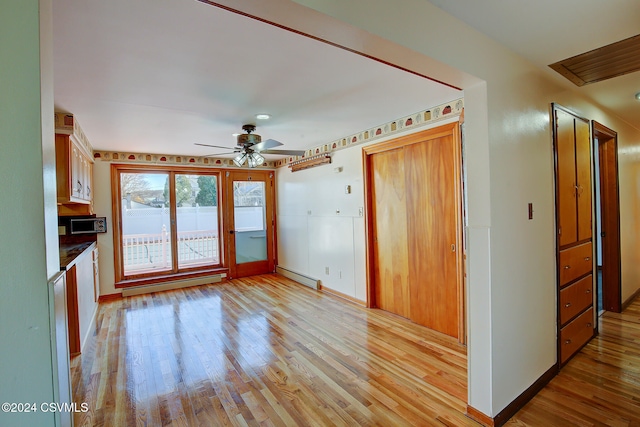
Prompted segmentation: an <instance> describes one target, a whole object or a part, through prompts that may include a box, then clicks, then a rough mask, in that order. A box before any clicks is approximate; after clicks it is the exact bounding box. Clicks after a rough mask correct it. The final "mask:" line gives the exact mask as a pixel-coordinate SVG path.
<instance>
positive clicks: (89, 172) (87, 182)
mask: <svg viewBox="0 0 640 427" xmlns="http://www.w3.org/2000/svg"><path fill="white" fill-rule="evenodd" d="M85 165H86V166H85V175H84V197H85V199H86V200H87V201H88V202H90V201H92V200H93V163H91V160H89V159H86V163H85Z"/></svg>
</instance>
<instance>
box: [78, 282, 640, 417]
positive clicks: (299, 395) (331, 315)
mask: <svg viewBox="0 0 640 427" xmlns="http://www.w3.org/2000/svg"><path fill="white" fill-rule="evenodd" d="M599 328H600V335H599V336H598V337H596V338H595V339H594V340H592V341H591V343H590V344H588V345H587V346H586V347H585V348H584V349H583V350H582V351H581V352H580V353H579V354H578V355H577V356H576V357H575V358H574V359H573V360H571V362H569V364H568V365H567V366H566V367H565V368H564V369H563V370H562V371H561V372H560V374H559V375H558V376H556V377H555V378H554V379H553V380H552V381H551V382H550V383H549V385H547V387H545V388H544V389H543V390H542V391H541V392H540V393H539V394H538V395H537V396H536V397H535V398H534V399H533V400H532V401H531V402H529V403H528V404H527V405H526V406H525V407H524V408H523V409H522V410H521V411H520V412H518V413H517V414H516V415H515V416H514V417H513V418H512V419H511V420H509V421H508V425H513V426H532V427H533V426H545V427H546V426H563V427H564V426H640V299H638V300H636V302H634V303H633V304H632V305H631V306H630V307H629V308H628V309H627V310H626V311H625V312H624V313H623V314H614V313H606V314H605V315H604V316H603V318H601V320H600V326H599ZM72 381H73V390H74V400H75V401H76V402H78V403H82V402H87V403H88V404H89V408H90V411H89V412H88V413H85V414H83V413H78V414H76V419H75V421H76V426H135V425H142V426H222V425H236V426H246V425H249V426H255V425H260V426H263V425H264V426H268V425H275V426H281V425H282V426H285V425H286V426H293V425H309V426H334V425H343V426H353V425H381V426H428V425H439V426H442V425H447V426H465V425H469V426H477V425H478V424H476V423H475V422H474V421H472V420H470V419H469V418H467V417H466V416H465V415H464V412H465V408H466V394H467V390H466V383H467V380H466V355H465V350H464V348H463V347H461V346H459V345H458V344H457V343H455V342H453V341H452V340H450V339H448V337H444V336H443V335H439V334H435V333H430V332H429V331H428V330H427V329H425V328H423V327H421V326H418V325H416V324H413V323H411V322H410V321H407V320H405V319H403V318H401V317H398V316H394V315H392V314H389V313H386V312H383V311H380V310H368V309H365V308H362V307H359V306H356V305H354V304H351V303H348V302H346V301H343V300H340V299H337V298H334V297H331V296H328V295H326V294H322V293H318V292H315V291H312V290H310V289H307V288H304V287H302V286H300V285H297V284H295V283H293V282H291V281H289V280H288V279H286V278H283V277H281V276H277V275H265V276H259V277H255V278H246V279H236V280H233V281H231V282H226V283H221V284H216V285H208V286H200V287H195V288H188V289H183V290H177V291H168V292H163V293H156V294H152V295H142V296H136V297H129V298H125V299H122V300H118V301H113V302H109V303H105V304H101V306H100V308H99V313H98V319H97V322H96V334H95V336H94V337H93V338H91V340H90V341H89V342H88V344H87V347H86V348H85V351H84V353H83V354H82V355H81V356H79V357H77V358H75V359H74V360H73V361H72Z"/></svg>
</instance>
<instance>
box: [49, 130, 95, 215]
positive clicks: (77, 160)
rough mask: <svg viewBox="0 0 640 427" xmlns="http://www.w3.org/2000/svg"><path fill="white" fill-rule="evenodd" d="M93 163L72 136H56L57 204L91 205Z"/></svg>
mask: <svg viewBox="0 0 640 427" xmlns="http://www.w3.org/2000/svg"><path fill="white" fill-rule="evenodd" d="M92 167H93V161H92V160H91V158H90V157H89V155H88V154H86V153H85V152H84V150H82V149H81V148H80V146H79V145H78V143H77V142H76V141H75V139H74V138H73V136H72V135H64V134H56V177H57V189H58V203H61V204H69V203H80V204H91V203H92V201H93V194H92V191H93V190H92V187H93V174H92V171H93V169H92Z"/></svg>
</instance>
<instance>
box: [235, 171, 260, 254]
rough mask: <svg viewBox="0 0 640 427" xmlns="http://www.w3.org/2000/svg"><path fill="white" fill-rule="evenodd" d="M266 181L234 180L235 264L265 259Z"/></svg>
mask: <svg viewBox="0 0 640 427" xmlns="http://www.w3.org/2000/svg"><path fill="white" fill-rule="evenodd" d="M264 184H265V183H264V182H261V181H233V221H234V232H235V249H236V259H235V261H236V265H237V264H245V263H249V262H255V261H265V260H266V259H267V226H266V225H267V224H266V218H265V206H266V196H265V185H264Z"/></svg>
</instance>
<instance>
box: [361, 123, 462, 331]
mask: <svg viewBox="0 0 640 427" xmlns="http://www.w3.org/2000/svg"><path fill="white" fill-rule="evenodd" d="M459 138H460V128H459V125H458V123H452V124H448V125H443V126H440V127H438V128H435V129H429V130H427V131H424V132H420V133H417V134H413V135H408V136H406V137H401V138H398V139H395V140H392V141H388V142H383V143H380V144H376V145H373V146H369V147H366V148H364V150H363V153H364V166H365V185H366V186H367V189H366V191H365V194H366V199H367V200H366V206H367V225H368V234H369V236H368V238H367V253H368V259H367V261H368V287H369V291H368V295H369V305H370V306H371V307H379V308H382V309H385V310H388V311H392V312H394V313H396V314H399V315H401V316H405V317H408V318H409V319H411V320H413V321H414V322H416V323H419V324H421V325H424V326H427V327H429V328H431V329H434V330H436V331H439V332H442V333H444V334H447V335H449V336H452V337H455V338H457V339H458V340H459V341H461V342H463V341H464V336H465V333H464V282H463V277H462V270H463V267H462V262H463V260H462V188H461V185H462V184H461V182H462V179H461V158H460V139H459ZM407 290H408V298H407ZM407 302H408V307H407Z"/></svg>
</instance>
